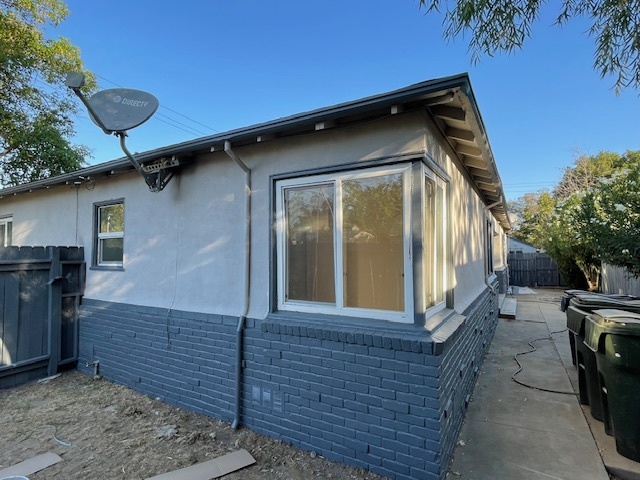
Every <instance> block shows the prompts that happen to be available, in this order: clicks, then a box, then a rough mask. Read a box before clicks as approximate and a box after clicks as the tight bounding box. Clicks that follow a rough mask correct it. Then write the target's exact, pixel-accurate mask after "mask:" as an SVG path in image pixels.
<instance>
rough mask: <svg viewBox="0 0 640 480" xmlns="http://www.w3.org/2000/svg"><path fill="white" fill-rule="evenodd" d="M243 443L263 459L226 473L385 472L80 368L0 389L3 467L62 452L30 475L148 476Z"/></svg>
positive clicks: (85, 478) (367, 476)
mask: <svg viewBox="0 0 640 480" xmlns="http://www.w3.org/2000/svg"><path fill="white" fill-rule="evenodd" d="M240 448H244V449H246V450H248V451H249V452H250V453H251V455H253V457H254V458H255V459H256V463H255V464H254V465H252V466H250V467H247V468H245V469H243V470H240V471H237V472H234V473H231V474H229V475H226V476H225V477H223V478H225V479H229V480H238V479H256V480H266V479H283V480H308V479H309V478H310V477H313V478H334V479H357V480H378V479H382V477H380V476H377V475H374V474H372V473H369V472H366V471H364V470H360V469H356V468H350V467H346V466H344V465H341V464H338V463H335V462H330V461H328V460H326V459H325V458H323V457H321V456H318V455H315V454H314V453H310V452H305V451H303V450H299V449H296V448H294V447H292V446H290V445H287V444H285V443H283V442H280V441H278V440H274V439H271V438H269V437H265V436H263V435H259V434H257V433H255V432H252V431H250V430H248V429H246V428H240V429H239V430H237V431H236V430H233V429H232V428H231V426H230V425H229V424H228V423H226V422H222V421H218V420H216V419H214V418H210V417H206V416H203V415H198V414H195V413H191V412H186V411H184V410H181V409H179V408H176V407H172V406H169V405H167V404H165V403H163V402H161V401H158V400H154V399H153V398H150V397H146V396H144V395H141V394H139V393H136V392H134V391H133V390H130V389H128V388H126V387H123V386H120V385H114V384H112V383H110V382H107V381H105V380H94V379H93V378H92V377H90V376H88V375H85V374H82V373H79V372H76V371H71V372H66V373H64V374H62V375H61V376H60V377H58V378H55V379H53V380H50V381H47V382H46V383H38V382H32V383H28V384H26V385H22V386H20V387H16V388H11V389H4V390H0V468H5V467H9V466H11V465H13V464H16V463H18V462H21V461H23V460H27V459H29V458H31V457H34V456H36V455H39V454H41V453H46V452H53V453H56V454H58V455H60V457H62V461H61V462H59V463H57V464H56V465H53V466H51V467H49V468H46V469H44V470H41V471H40V472H38V473H35V474H32V475H30V476H29V478H30V480H45V479H64V480H73V479H78V480H80V479H82V480H92V479H96V480H100V479H109V480H113V479H127V480H132V479H146V478H148V477H152V476H154V475H159V474H161V473H165V472H169V471H172V470H176V469H179V468H183V467H187V466H189V465H192V464H194V463H197V462H202V461H206V460H210V459H213V458H216V457H219V456H221V455H225V454H227V453H230V452H233V451H235V450H238V449H240Z"/></svg>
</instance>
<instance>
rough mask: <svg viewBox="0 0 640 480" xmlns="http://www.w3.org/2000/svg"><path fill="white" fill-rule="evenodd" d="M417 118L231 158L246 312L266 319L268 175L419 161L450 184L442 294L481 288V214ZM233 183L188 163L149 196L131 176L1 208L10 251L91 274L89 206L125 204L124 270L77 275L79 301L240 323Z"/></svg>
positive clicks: (211, 159) (213, 166)
mask: <svg viewBox="0 0 640 480" xmlns="http://www.w3.org/2000/svg"><path fill="white" fill-rule="evenodd" d="M431 129H432V126H431V125H430V123H429V120H428V119H427V118H426V117H425V116H424V115H423V114H422V113H418V112H415V113H410V114H401V115H394V116H391V117H388V118H386V119H383V120H378V121H375V122H370V123H367V124H364V125H360V126H354V127H349V128H344V129H338V130H327V131H324V132H317V133H314V134H310V135H303V136H299V137H289V138H286V139H281V140H273V141H269V142H264V143H258V144H253V145H251V146H248V147H243V148H238V149H237V150H236V153H237V154H238V155H239V156H240V158H241V159H242V161H243V162H244V163H245V164H246V165H248V166H249V167H250V168H251V170H252V199H251V205H252V211H251V216H252V251H251V265H252V269H251V304H250V309H249V312H248V314H249V316H252V317H255V318H263V317H264V316H265V315H266V314H267V313H268V311H269V294H270V291H271V285H270V265H271V261H272V259H271V234H272V224H271V219H272V212H271V211H270V204H271V203H270V200H271V199H270V196H271V190H270V188H271V185H270V178H271V176H272V175H278V174H286V173H289V172H295V171H303V170H308V169H317V168H323V167H331V166H337V165H343V164H355V163H358V162H366V161H369V160H376V159H381V158H384V157H389V156H395V155H402V154H406V155H413V154H416V155H419V154H420V153H421V152H427V153H428V154H429V155H430V156H431V157H432V158H433V159H434V160H435V161H436V162H438V163H439V164H440V165H441V166H442V167H443V169H444V170H445V171H446V172H447V174H448V175H449V177H450V180H451V185H450V198H449V200H450V202H449V212H448V221H449V231H450V234H451V241H450V250H451V255H452V256H451V258H452V264H453V266H452V269H451V271H450V274H449V279H448V282H449V285H450V287H451V288H452V289H453V298H454V301H455V305H454V306H455V308H456V310H458V311H463V310H464V309H465V308H466V307H467V306H468V305H469V304H470V303H471V302H472V301H473V300H474V299H475V298H476V297H477V296H478V294H479V293H481V292H482V291H483V289H484V288H486V285H485V282H484V280H485V260H484V255H485V245H484V233H483V232H484V231H483V228H484V218H485V217H484V216H485V213H486V212H485V209H484V204H483V202H482V201H481V199H480V197H479V196H478V195H477V193H476V192H475V191H474V190H473V188H472V187H471V186H470V184H469V182H468V179H467V178H466V177H465V175H463V173H462V172H461V171H460V170H459V169H458V167H457V166H456V165H455V164H454V163H453V162H452V161H451V155H452V153H451V152H450V151H448V149H447V148H444V147H443V146H442V142H443V140H442V138H441V137H440V136H439V135H438V134H435V133H432V130H431ZM244 188H245V186H244V173H243V171H242V170H241V169H240V168H239V167H238V166H237V165H236V164H235V163H234V162H233V161H232V160H231V159H230V158H229V157H228V156H227V155H226V154H225V153H224V152H215V153H211V154H208V155H205V156H203V157H201V158H198V159H197V161H196V162H195V163H193V164H192V165H189V166H187V167H186V168H185V169H184V170H182V171H181V172H180V173H179V174H178V175H177V176H176V177H174V179H173V180H172V181H171V182H170V183H169V185H168V186H167V187H166V188H165V190H164V191H162V192H160V193H150V192H149V191H148V189H147V187H146V185H145V183H144V181H143V180H142V179H141V178H140V177H139V175H138V174H137V173H135V172H132V173H127V174H124V175H121V176H119V177H115V178H109V179H100V180H98V181H97V182H95V183H91V184H86V185H81V186H78V187H74V186H62V187H55V188H51V189H49V190H42V191H39V192H37V193H27V194H21V195H17V196H14V197H11V198H5V199H2V200H0V215H2V214H12V215H13V221H14V225H13V239H14V244H16V245H79V246H84V247H85V249H86V260H87V264H88V265H90V264H91V258H92V254H93V252H92V249H93V221H94V220H93V210H94V207H93V205H94V203H96V202H104V201H108V200H114V199H121V198H123V199H124V202H125V239H124V252H125V258H124V271H104V270H94V269H88V271H87V289H86V296H87V297H88V298H94V299H98V300H105V301H115V302H123V303H132V304H139V305H149V306H156V307H161V308H173V309H181V310H190V311H199V312H206V313H217V314H223V315H234V316H237V315H240V314H241V313H242V309H243V308H242V307H243V302H244V287H243V285H244V283H243V282H244V259H245V255H244V239H245V229H244V218H245V213H244V206H245V200H244V199H245V197H244Z"/></svg>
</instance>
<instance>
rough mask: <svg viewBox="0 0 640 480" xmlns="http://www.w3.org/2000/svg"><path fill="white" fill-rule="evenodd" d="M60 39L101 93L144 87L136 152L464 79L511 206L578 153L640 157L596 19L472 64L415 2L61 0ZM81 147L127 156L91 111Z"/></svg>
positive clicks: (639, 129)
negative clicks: (596, 63) (145, 111)
mask: <svg viewBox="0 0 640 480" xmlns="http://www.w3.org/2000/svg"><path fill="white" fill-rule="evenodd" d="M67 4H68V6H69V10H70V12H71V13H70V15H69V17H68V18H67V20H66V21H65V22H64V23H63V24H61V25H60V26H59V27H58V28H57V29H56V30H55V31H53V32H51V34H52V35H55V36H65V37H67V38H69V39H70V40H71V42H72V43H73V44H75V45H76V46H78V47H79V48H80V50H81V54H82V58H83V60H84V62H85V64H86V66H87V68H89V69H90V70H92V71H93V72H94V73H95V74H96V75H97V76H98V80H99V83H100V88H101V89H106V88H115V87H116V86H122V87H128V88H135V89H139V90H145V91H148V92H150V93H152V94H154V95H155V96H156V97H158V99H159V100H160V105H161V106H160V108H159V110H158V112H157V113H156V115H154V117H153V118H152V119H151V120H149V121H148V122H147V123H146V124H144V125H142V126H140V127H138V128H136V129H135V130H131V131H130V132H129V138H128V139H127V146H128V147H129V149H130V150H131V151H132V152H135V151H145V150H150V149H153V148H157V147H161V146H165V145H169V144H172V143H178V142H181V141H185V140H191V139H194V138H197V137H201V136H204V135H209V134H214V133H217V132H223V131H226V130H230V129H233V128H238V127H243V126H248V125H251V124H254V123H259V122H263V121H268V120H272V119H275V118H278V117H282V116H286V115H291V114H294V113H299V112H303V111H307V110H312V109H315V108H321V107H326V106H330V105H334V104H337V103H341V102H345V101H350V100H355V99H358V98H361V97H365V96H368V95H373V94H378V93H384V92H387V91H390V90H394V89H397V88H401V87H405V86H408V85H411V84H413V83H417V82H421V81H423V80H428V79H433V78H438V77H443V76H448V75H453V74H457V73H461V72H469V75H470V78H471V84H472V86H473V89H474V93H475V95H476V100H477V102H478V105H479V107H480V112H481V114H482V117H483V120H484V123H485V126H486V128H487V132H488V135H489V141H490V143H491V147H492V149H493V153H494V156H495V159H496V163H497V165H498V169H499V172H500V176H501V178H502V182H503V185H504V189H505V193H506V195H507V199H508V200H512V199H515V198H517V197H519V196H521V195H523V194H524V193H526V192H533V191H537V190H540V189H543V188H551V187H552V186H553V185H554V184H555V183H557V181H558V180H559V179H560V177H561V175H562V170H563V168H565V167H567V166H569V165H571V164H572V163H573V161H574V160H575V158H576V157H577V156H578V155H579V154H596V153H597V152H599V151H601V150H610V151H615V152H620V153H622V152H624V151H625V150H638V149H640V122H638V120H637V118H638V114H639V113H640V97H639V96H638V93H639V92H636V91H633V90H629V91H626V92H624V93H623V94H622V95H620V96H616V95H615V94H614V93H613V91H612V86H613V83H614V79H613V78H604V79H601V78H600V76H599V74H598V73H597V72H595V71H594V70H593V68H592V63H593V51H594V46H593V41H592V39H590V38H589V37H588V36H587V34H586V33H585V32H586V30H587V28H588V23H587V22H586V21H585V20H582V19H575V20H573V21H571V22H570V24H569V25H567V26H565V27H562V28H559V27H557V26H553V21H554V16H555V14H556V11H555V10H554V6H553V5H546V6H544V9H543V11H542V15H541V18H540V21H539V22H538V23H537V24H536V25H535V27H534V29H533V35H532V38H531V39H529V40H528V41H527V43H525V46H524V49H523V50H521V51H519V52H516V53H515V54H512V55H504V54H503V55H498V56H496V57H494V58H488V57H487V58H484V59H483V60H482V61H481V63H479V64H476V65H472V64H471V55H470V54H469V53H468V51H467V43H466V40H465V39H464V38H462V37H459V38H457V39H455V40H454V41H446V40H445V39H444V38H443V35H442V34H443V25H442V20H443V16H442V15H440V14H429V15H426V14H425V11H424V10H420V9H419V8H418V2H417V0H367V1H363V0H327V1H323V2H300V1H293V0H266V1H247V0H245V1H239V0H234V1H232V0H227V1H223V0H209V1H207V0H189V1H185V2H182V3H181V2H175V1H172V2H167V1H164V0H155V1H147V0H137V1H131V0H127V1H124V0H112V1H110V2H108V3H101V4H97V3H95V2H87V1H86V0H67ZM75 126H76V130H77V136H76V138H75V141H76V142H78V143H82V144H85V145H87V146H88V147H89V148H91V149H92V150H93V155H94V157H93V159H92V160H91V161H90V163H92V164H95V163H101V162H104V161H108V160H112V159H114V158H119V157H121V156H123V154H122V151H121V150H120V146H119V142H118V140H117V138H115V137H110V136H107V135H105V134H104V133H102V131H101V130H100V129H99V128H98V127H96V126H95V125H94V124H93V123H92V122H91V121H90V120H89V118H88V115H87V114H86V112H83V113H82V114H80V115H79V116H78V117H77V119H76V123H75Z"/></svg>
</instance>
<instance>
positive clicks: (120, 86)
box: [95, 73, 220, 135]
mask: <svg viewBox="0 0 640 480" xmlns="http://www.w3.org/2000/svg"><path fill="white" fill-rule="evenodd" d="M95 75H96V77H98V78H101V79H102V80H104V81H105V82H108V83H110V84H112V85H115V86H116V87H119V88H125V87H123V86H122V85H120V84H118V83H116V82H113V81H111V80H109V79H108V78H105V77H103V76H102V75H98V74H97V73H96V74H95ZM160 108H164V109H166V110H168V111H170V112H172V113H174V114H176V115H180V116H181V117H183V118H186V119H187V120H189V121H190V122H192V123H195V124H197V125H200V126H201V127H204V128H206V129H207V130H212V131H214V132H219V131H220V130H216V129H215V128H212V127H210V126H208V125H205V124H204V123H201V122H199V121H197V120H194V119H193V118H191V117H189V116H187V115H184V114H182V113H180V112H178V111H176V110H174V109H172V108H169V107H166V106H164V105H162V104H160ZM160 115H163V114H160ZM164 116H165V117H166V118H167V119H169V120H170V121H172V122H175V123H177V124H180V125H183V126H185V127H187V128H189V129H191V130H193V131H194V132H197V134H202V135H208V134H207V133H205V132H202V131H200V130H198V129H196V128H193V127H190V126H188V125H185V124H184V123H181V122H179V121H178V120H175V119H172V118H170V117H169V116H167V115H164ZM164 123H167V124H169V125H172V124H171V123H168V122H167V121H165V122H164ZM172 126H174V127H175V128H178V129H180V130H183V131H185V132H187V133H192V132H189V131H187V130H185V129H184V128H180V127H178V126H177V125H172ZM192 134H193V133H192Z"/></svg>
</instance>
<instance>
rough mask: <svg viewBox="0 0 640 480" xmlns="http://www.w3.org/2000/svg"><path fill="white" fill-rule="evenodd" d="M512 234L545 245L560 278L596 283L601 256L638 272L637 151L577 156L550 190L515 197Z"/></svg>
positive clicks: (639, 160) (639, 186) (639, 180)
mask: <svg viewBox="0 0 640 480" xmlns="http://www.w3.org/2000/svg"><path fill="white" fill-rule="evenodd" d="M514 205H516V207H517V209H519V210H517V211H518V212H519V215H520V216H521V219H522V221H521V224H520V227H519V230H518V231H517V232H516V235H515V236H516V237H517V238H520V239H522V240H525V241H527V242H529V243H531V244H533V245H535V246H537V247H539V248H542V249H544V250H545V251H546V252H547V253H548V254H549V255H550V256H551V257H553V258H554V260H556V262H557V263H558V265H559V267H560V270H561V272H562V273H563V275H564V277H565V279H567V280H568V281H569V282H570V283H571V284H573V285H575V286H579V283H580V282H579V280H581V279H580V278H578V277H577V276H576V272H577V271H579V272H581V274H582V276H583V279H584V280H585V281H586V283H587V285H588V286H589V288H591V289H596V288H597V287H598V276H599V273H600V266H601V262H603V261H604V262H607V263H609V264H612V265H617V266H622V267H626V268H627V269H628V270H629V272H630V273H632V274H633V275H636V276H640V151H629V152H626V153H625V154H624V155H619V154H616V153H611V152H601V153H599V154H598V155H595V156H581V157H579V158H578V159H576V161H575V164H574V166H572V167H569V168H567V169H566V170H565V172H564V175H563V177H562V180H561V181H560V183H559V184H558V186H557V187H556V188H555V189H554V192H553V193H551V194H550V193H548V192H542V193H538V194H528V195H527V196H525V197H523V198H522V199H519V200H518V201H516V202H514Z"/></svg>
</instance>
